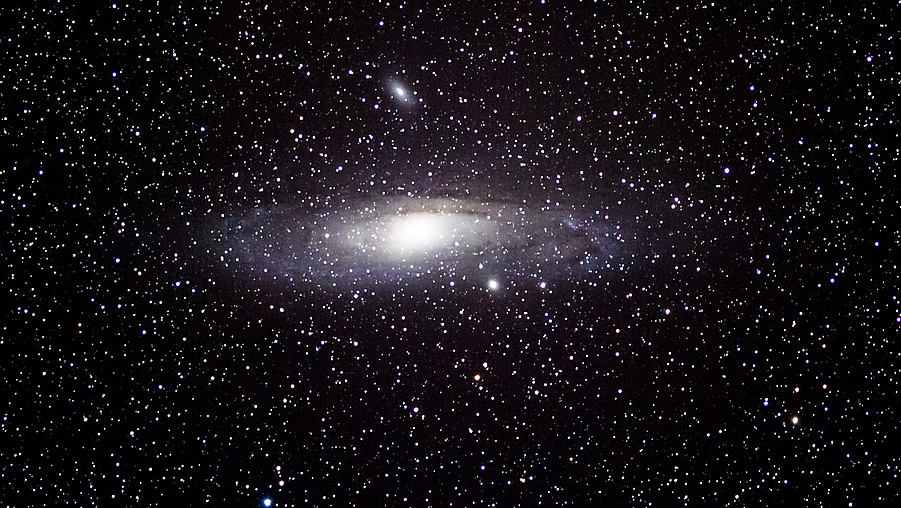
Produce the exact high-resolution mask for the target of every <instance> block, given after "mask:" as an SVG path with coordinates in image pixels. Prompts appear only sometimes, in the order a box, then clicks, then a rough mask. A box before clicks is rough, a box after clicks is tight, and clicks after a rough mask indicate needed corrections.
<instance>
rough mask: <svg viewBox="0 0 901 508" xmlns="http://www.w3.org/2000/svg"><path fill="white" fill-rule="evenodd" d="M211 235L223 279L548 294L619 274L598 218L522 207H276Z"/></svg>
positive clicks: (424, 201)
mask: <svg viewBox="0 0 901 508" xmlns="http://www.w3.org/2000/svg"><path fill="white" fill-rule="evenodd" d="M212 233H213V236H214V237H215V238H216V240H217V242H218V244H219V245H218V246H217V247H218V248H217V249H215V250H214V252H215V253H218V254H219V258H220V262H221V263H222V264H223V266H224V267H225V268H227V270H228V271H229V272H230V273H237V274H240V275H242V276H246V277H251V278H255V279H261V280H272V281H285V282H294V283H304V284H313V285H316V286H321V287H336V288H344V287H348V286H351V287H353V286H371V285H379V284H387V283H401V284H422V283H435V282H446V283H447V285H448V287H461V285H462V286H473V287H489V288H492V289H499V288H501V287H509V286H529V285H540V286H541V287H545V286H546V285H547V284H553V283H558V282H561V281H579V280H587V279H590V278H592V277H596V276H597V275H598V274H600V273H601V272H603V271H605V270H622V269H624V266H623V265H622V264H621V263H619V261H618V254H619V252H620V246H621V244H622V243H623V239H622V236H621V234H620V231H619V228H618V226H616V225H615V224H613V223H612V221H611V220H610V219H609V217H608V216H607V215H606V214H604V213H603V212H602V211H601V210H591V209H584V208H576V207H566V206H561V205H559V204H556V205H551V204H545V205H544V206H536V205H533V204H529V203H527V202H525V200H513V199H497V198H495V199H489V200H475V199H471V198H463V199H460V198H446V197H438V198H429V197H419V198H414V197H408V196H402V197H395V198H390V197H381V198H379V199H366V198H358V199H350V200H347V199H345V200H344V201H343V203H342V204H341V206H324V207H323V206H320V207H318V208H317V207H311V206H309V204H307V203H294V204H278V205H272V206H269V207H258V208H254V209H251V210H249V211H246V212H245V213H243V214H233V215H232V216H227V217H223V218H222V219H221V220H220V221H219V222H218V223H217V225H216V227H214V228H212ZM491 281H493V282H491Z"/></svg>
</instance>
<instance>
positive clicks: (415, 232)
mask: <svg viewBox="0 0 901 508" xmlns="http://www.w3.org/2000/svg"><path fill="white" fill-rule="evenodd" d="M447 222H448V220H447V218H445V217H444V216H442V215H439V214H435V213H414V214H411V215H406V216H403V217H398V218H397V220H395V221H394V224H393V227H392V235H391V236H392V244H393V246H394V247H395V248H396V249H398V250H401V251H423V250H428V249H430V248H432V247H435V246H436V245H437V244H438V243H439V241H440V240H441V238H442V237H443V233H444V231H445V230H446V229H447Z"/></svg>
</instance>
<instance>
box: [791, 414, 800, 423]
mask: <svg viewBox="0 0 901 508" xmlns="http://www.w3.org/2000/svg"><path fill="white" fill-rule="evenodd" d="M798 420H799V418H798V417H797V416H792V425H797V424H798Z"/></svg>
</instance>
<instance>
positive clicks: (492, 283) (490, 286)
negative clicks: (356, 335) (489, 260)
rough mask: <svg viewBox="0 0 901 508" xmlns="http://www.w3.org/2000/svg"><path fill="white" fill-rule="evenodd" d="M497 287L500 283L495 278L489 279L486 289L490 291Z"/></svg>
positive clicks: (495, 289)
mask: <svg viewBox="0 0 901 508" xmlns="http://www.w3.org/2000/svg"><path fill="white" fill-rule="evenodd" d="M499 287H501V285H500V283H499V282H498V281H497V279H490V280H489V281H488V289H490V290H492V291H497V289H498V288H499Z"/></svg>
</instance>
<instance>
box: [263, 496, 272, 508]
mask: <svg viewBox="0 0 901 508" xmlns="http://www.w3.org/2000/svg"><path fill="white" fill-rule="evenodd" d="M263 506H265V507H267V508H268V507H270V506H272V498H268V497H267V498H265V499H263Z"/></svg>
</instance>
